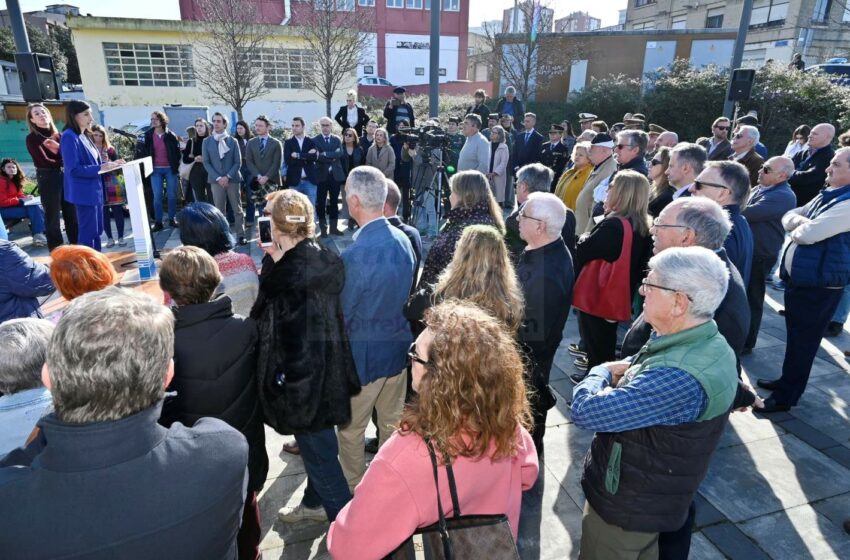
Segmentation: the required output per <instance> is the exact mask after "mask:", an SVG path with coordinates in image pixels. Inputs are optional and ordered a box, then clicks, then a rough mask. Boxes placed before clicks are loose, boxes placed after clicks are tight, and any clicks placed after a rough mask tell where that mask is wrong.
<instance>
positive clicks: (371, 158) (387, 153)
mask: <svg viewBox="0 0 850 560" xmlns="http://www.w3.org/2000/svg"><path fill="white" fill-rule="evenodd" d="M395 163H396V161H395V152H394V151H393V147H392V146H390V135H389V133H387V129H386V128H379V129H378V130H376V131H375V141H374V142H373V143H372V145H371V146H369V150H368V151H367V152H366V165H371V166H372V167H374V168H376V169H378V171H380V172H381V173H383V174H384V177H386V178H387V179H392V178H393V174H394V173H395Z"/></svg>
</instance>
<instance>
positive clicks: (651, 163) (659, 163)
mask: <svg viewBox="0 0 850 560" xmlns="http://www.w3.org/2000/svg"><path fill="white" fill-rule="evenodd" d="M649 163H650V165H664V162H663V161H661V160H659V159H654V160H652V161H650V162H649Z"/></svg>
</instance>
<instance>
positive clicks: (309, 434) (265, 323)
mask: <svg viewBox="0 0 850 560" xmlns="http://www.w3.org/2000/svg"><path fill="white" fill-rule="evenodd" d="M266 211H268V212H269V214H270V215H271V219H272V245H271V247H261V249H262V250H263V251H264V252H265V253H266V255H265V256H264V257H263V268H262V272H261V277H260V293H259V295H258V296H257V302H256V303H255V304H254V308H253V309H252V310H251V318H252V319H254V320H255V321H257V327H258V331H259V344H258V346H257V376H258V377H259V379H258V383H259V388H260V404H261V405H262V408H263V414H264V417H265V422H266V424H268V425H269V426H271V427H272V428H274V429H275V430H276V431H277V432H278V433H281V434H294V435H295V440H296V441H297V442H298V448H299V452H300V455H301V457H302V458H303V459H304V468H305V469H306V471H307V489H306V491H305V492H304V498H303V499H302V501H301V503H300V504H299V505H297V506H295V507H285V508H283V509H282V510H281V511H280V512H279V513H278V518H279V519H280V520H281V521H283V522H295V521H301V520H305V519H313V520H319V521H321V520H328V519H329V520H331V521H333V520H334V518H335V517H336V515H337V513H338V512H339V510H340V509H342V506H344V505H345V504H346V503H347V502H348V500H349V499H351V493H350V492H349V490H348V482H347V481H346V480H345V476H344V475H343V473H342V467H341V466H340V464H339V460H338V459H337V438H336V433H335V431H334V428H335V427H336V426H339V425H343V424H347V423H348V422H349V420H351V404H350V403H351V396H352V395H354V394H356V393H357V392H359V391H360V382H359V379H358V377H357V371H356V369H355V366H354V360H353V358H352V357H351V347H350V346H349V343H348V336H347V334H346V330H345V324H344V322H343V317H342V305H341V303H340V294H341V293H342V287H343V284H344V283H345V269H344V267H343V263H342V259H341V258H340V257H339V256H338V255H336V254H335V253H333V252H332V251H330V250H328V249H326V248H325V247H323V246H322V245H320V244H319V243H317V242H316V239H315V236H316V226H315V224H314V222H313V205H312V204H311V203H310V199H309V198H307V196H305V195H304V194H302V193H299V192H297V191H295V190H292V189H286V190H282V191H278V192H276V193H274V197H273V198H272V199H271V200H270V201H269V203H268V204H267V205H266Z"/></svg>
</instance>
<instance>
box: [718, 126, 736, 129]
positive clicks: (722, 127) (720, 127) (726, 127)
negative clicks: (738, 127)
mask: <svg viewBox="0 0 850 560" xmlns="http://www.w3.org/2000/svg"><path fill="white" fill-rule="evenodd" d="M714 128H716V129H717V130H729V129H730V128H732V127H731V126H715V127H714Z"/></svg>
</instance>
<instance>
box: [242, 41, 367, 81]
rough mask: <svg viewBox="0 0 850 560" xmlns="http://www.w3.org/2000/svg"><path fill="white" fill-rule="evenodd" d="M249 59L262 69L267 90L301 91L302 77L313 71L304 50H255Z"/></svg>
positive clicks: (309, 58)
mask: <svg viewBox="0 0 850 560" xmlns="http://www.w3.org/2000/svg"><path fill="white" fill-rule="evenodd" d="M251 58H252V63H253V64H257V65H259V66H260V67H261V68H262V69H263V83H264V84H265V86H266V87H267V88H269V89H303V88H305V87H306V84H305V83H304V76H305V75H308V74H309V73H310V72H312V71H313V70H314V65H313V55H312V53H310V51H309V50H305V49H275V48H266V49H257V50H255V51H253V52H252V53H251ZM364 73H365V72H364Z"/></svg>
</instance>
